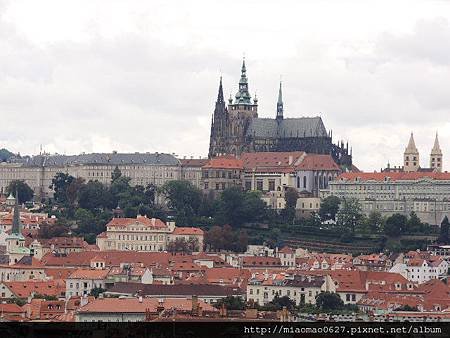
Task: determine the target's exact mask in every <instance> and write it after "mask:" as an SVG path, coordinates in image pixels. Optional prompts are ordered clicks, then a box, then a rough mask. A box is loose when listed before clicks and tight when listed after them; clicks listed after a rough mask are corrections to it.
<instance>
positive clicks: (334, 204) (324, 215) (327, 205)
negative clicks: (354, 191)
mask: <svg viewBox="0 0 450 338" xmlns="http://www.w3.org/2000/svg"><path fill="white" fill-rule="evenodd" d="M340 204H341V200H340V198H339V197H337V196H328V197H326V198H324V199H323V200H322V202H321V203H320V210H319V215H320V218H321V220H322V221H327V220H330V219H331V220H336V214H337V213H338V211H339V205H340Z"/></svg>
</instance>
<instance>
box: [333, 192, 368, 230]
mask: <svg viewBox="0 0 450 338" xmlns="http://www.w3.org/2000/svg"><path fill="white" fill-rule="evenodd" d="M336 218H337V223H338V224H339V225H341V226H343V227H347V228H349V229H351V232H352V234H354V233H355V228H356V226H357V225H359V224H361V223H362V221H363V220H364V214H363V213H362V207H361V204H360V203H359V201H358V200H357V199H356V198H343V199H342V203H341V206H340V209H339V211H338V213H337V215H336Z"/></svg>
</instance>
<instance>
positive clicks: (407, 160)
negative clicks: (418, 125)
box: [403, 133, 420, 171]
mask: <svg viewBox="0 0 450 338" xmlns="http://www.w3.org/2000/svg"><path fill="white" fill-rule="evenodd" d="M419 166H420V163H419V151H418V150H417V147H416V143H415V142H414V135H413V133H411V136H410V138H409V142H408V146H407V147H406V149H405V153H404V154H403V170H404V171H417V170H419Z"/></svg>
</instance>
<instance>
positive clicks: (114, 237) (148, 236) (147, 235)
mask: <svg viewBox="0 0 450 338" xmlns="http://www.w3.org/2000/svg"><path fill="white" fill-rule="evenodd" d="M177 238H180V239H184V240H186V239H190V238H193V239H196V240H197V241H198V244H199V245H198V249H199V251H202V250H203V231H202V230H201V229H197V228H190V227H186V228H184V227H183V228H177V227H175V222H167V223H164V222H163V221H161V220H160V219H157V218H147V217H146V216H137V217H136V218H113V219H112V220H111V221H110V222H109V223H108V224H107V225H106V231H105V232H103V233H101V234H99V235H98V236H97V246H98V247H99V249H100V250H101V251H109V250H120V251H146V252H159V251H165V250H167V245H168V244H169V242H171V241H175V240H176V239H177Z"/></svg>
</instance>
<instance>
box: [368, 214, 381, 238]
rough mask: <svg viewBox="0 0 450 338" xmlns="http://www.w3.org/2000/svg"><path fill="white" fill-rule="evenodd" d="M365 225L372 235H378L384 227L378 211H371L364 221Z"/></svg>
mask: <svg viewBox="0 0 450 338" xmlns="http://www.w3.org/2000/svg"><path fill="white" fill-rule="evenodd" d="M366 225H367V227H368V228H369V229H370V232H372V233H378V232H380V231H381V229H382V228H383V225H384V218H383V216H382V215H381V212H379V211H372V212H370V214H369V217H368V218H367V219H366Z"/></svg>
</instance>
